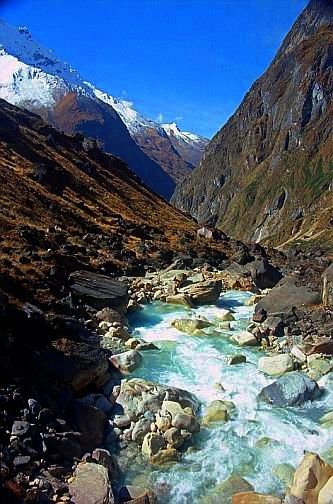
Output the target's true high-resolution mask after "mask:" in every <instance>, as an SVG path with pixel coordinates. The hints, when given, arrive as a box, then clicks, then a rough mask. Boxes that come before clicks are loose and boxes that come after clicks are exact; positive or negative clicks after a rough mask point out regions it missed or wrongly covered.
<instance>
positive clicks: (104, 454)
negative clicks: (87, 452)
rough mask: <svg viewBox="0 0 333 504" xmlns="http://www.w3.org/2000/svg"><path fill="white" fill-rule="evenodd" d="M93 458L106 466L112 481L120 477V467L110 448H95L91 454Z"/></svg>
mask: <svg viewBox="0 0 333 504" xmlns="http://www.w3.org/2000/svg"><path fill="white" fill-rule="evenodd" d="M91 456H92V458H93V459H94V460H96V462H98V464H101V465H102V466H104V467H105V468H106V469H107V470H108V473H109V478H110V480H111V481H113V480H115V479H117V478H118V474H119V469H118V464H117V461H116V459H115V457H114V455H112V454H111V453H110V452H109V451H108V450H104V449H102V448H95V450H94V451H93V452H92V454H91Z"/></svg>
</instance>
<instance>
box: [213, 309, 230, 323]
mask: <svg viewBox="0 0 333 504" xmlns="http://www.w3.org/2000/svg"><path fill="white" fill-rule="evenodd" d="M216 317H217V318H218V319H219V320H222V322H233V321H234V320H235V317H234V315H233V314H232V313H231V311H230V310H219V312H218V313H217V315H216Z"/></svg>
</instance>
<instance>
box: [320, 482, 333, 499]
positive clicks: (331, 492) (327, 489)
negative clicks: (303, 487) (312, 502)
mask: <svg viewBox="0 0 333 504" xmlns="http://www.w3.org/2000/svg"><path fill="white" fill-rule="evenodd" d="M318 504H333V476H331V477H330V479H329V480H328V481H327V483H326V484H325V485H324V486H323V488H322V489H321V490H320V492H319V495H318Z"/></svg>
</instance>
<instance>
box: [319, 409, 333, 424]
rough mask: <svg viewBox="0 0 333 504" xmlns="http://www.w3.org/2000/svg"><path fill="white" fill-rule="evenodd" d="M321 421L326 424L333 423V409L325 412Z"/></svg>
mask: <svg viewBox="0 0 333 504" xmlns="http://www.w3.org/2000/svg"><path fill="white" fill-rule="evenodd" d="M319 422H320V423H321V424H325V423H327V422H330V423H331V422H332V423H333V411H329V412H328V413H325V415H323V416H322V417H320V419H319Z"/></svg>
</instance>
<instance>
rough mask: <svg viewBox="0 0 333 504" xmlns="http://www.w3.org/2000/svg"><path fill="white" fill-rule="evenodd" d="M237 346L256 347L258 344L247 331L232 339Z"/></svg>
mask: <svg viewBox="0 0 333 504" xmlns="http://www.w3.org/2000/svg"><path fill="white" fill-rule="evenodd" d="M231 339H233V340H234V341H235V342H236V343H238V345H239V346H256V345H258V344H259V342H258V340H257V338H256V337H255V336H254V335H253V334H252V333H250V332H249V331H241V332H239V333H237V334H235V335H234V336H232V338H231Z"/></svg>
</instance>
